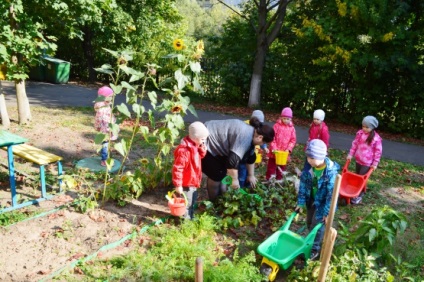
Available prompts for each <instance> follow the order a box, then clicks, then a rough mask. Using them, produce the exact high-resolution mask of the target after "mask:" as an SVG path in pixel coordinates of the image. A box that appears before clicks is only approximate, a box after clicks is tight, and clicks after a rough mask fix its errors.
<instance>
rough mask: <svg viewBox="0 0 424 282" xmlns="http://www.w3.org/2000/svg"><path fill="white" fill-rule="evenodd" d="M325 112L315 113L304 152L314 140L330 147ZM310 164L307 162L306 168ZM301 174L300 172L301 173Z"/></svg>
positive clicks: (317, 111)
mask: <svg viewBox="0 0 424 282" xmlns="http://www.w3.org/2000/svg"><path fill="white" fill-rule="evenodd" d="M324 118H325V112H324V111H323V110H321V109H319V110H316V111H314V115H313V121H312V123H311V125H310V127H309V137H308V140H307V141H306V144H305V148H304V151H306V148H307V147H308V143H309V142H310V141H311V140H313V139H320V140H322V141H323V142H324V143H325V145H326V146H327V151H328V148H329V147H330V132H329V130H328V126H327V124H326V123H325V122H324ZM307 164H308V161H307V160H305V163H304V165H303V166H304V167H305V166H306V165H307ZM299 173H300V172H299Z"/></svg>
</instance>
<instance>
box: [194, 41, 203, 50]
mask: <svg viewBox="0 0 424 282" xmlns="http://www.w3.org/2000/svg"><path fill="white" fill-rule="evenodd" d="M196 47H197V50H205V44H204V43H203V40H199V41H197V46H196Z"/></svg>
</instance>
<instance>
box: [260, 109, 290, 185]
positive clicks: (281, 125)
mask: <svg viewBox="0 0 424 282" xmlns="http://www.w3.org/2000/svg"><path fill="white" fill-rule="evenodd" d="M292 118H293V111H292V109H290V108H289V107H286V108H284V109H283V110H282V111H281V117H280V118H279V119H278V120H277V122H276V123H275V124H274V132H275V137H274V140H273V141H272V142H271V144H270V146H269V153H268V158H269V159H268V167H267V170H266V180H269V179H270V178H271V176H273V175H276V178H275V179H276V180H277V181H281V180H282V179H283V174H282V173H281V171H285V170H286V167H287V165H277V164H276V162H275V154H274V151H287V152H288V153H289V154H290V153H291V152H292V151H293V148H294V146H295V145H296V130H295V128H294V125H293V122H292ZM278 167H279V168H280V169H278Z"/></svg>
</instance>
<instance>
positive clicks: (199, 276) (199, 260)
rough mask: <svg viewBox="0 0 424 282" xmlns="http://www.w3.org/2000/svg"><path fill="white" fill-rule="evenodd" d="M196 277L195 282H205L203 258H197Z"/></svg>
mask: <svg viewBox="0 0 424 282" xmlns="http://www.w3.org/2000/svg"><path fill="white" fill-rule="evenodd" d="M195 276H196V277H195V279H194V281H195V282H203V259H202V258H201V257H198V258H196V272H195Z"/></svg>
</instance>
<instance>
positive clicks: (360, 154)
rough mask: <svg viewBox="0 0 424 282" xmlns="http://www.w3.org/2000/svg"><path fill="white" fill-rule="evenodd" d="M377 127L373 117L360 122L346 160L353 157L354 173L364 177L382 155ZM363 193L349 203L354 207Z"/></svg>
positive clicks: (376, 164) (375, 165) (374, 166)
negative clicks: (360, 125) (354, 162)
mask: <svg viewBox="0 0 424 282" xmlns="http://www.w3.org/2000/svg"><path fill="white" fill-rule="evenodd" d="M377 127H378V120H377V119H376V118H375V117H373V116H366V117H364V119H363V120H362V129H360V130H359V131H358V132H356V136H355V139H354V140H353V142H352V147H351V148H350V151H349V154H348V156H347V159H348V160H351V159H352V157H355V161H356V173H357V174H359V175H365V174H366V173H367V172H368V171H369V170H370V168H373V169H374V170H375V169H376V168H377V166H378V163H379V162H380V159H381V154H382V153H383V145H382V139H381V137H380V135H378V133H377V132H376V131H375V129H376V128H377ZM362 196H363V193H361V194H360V195H359V196H358V197H356V198H352V199H351V200H350V202H351V203H352V204H354V205H356V204H359V203H360V202H361V201H362Z"/></svg>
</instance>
